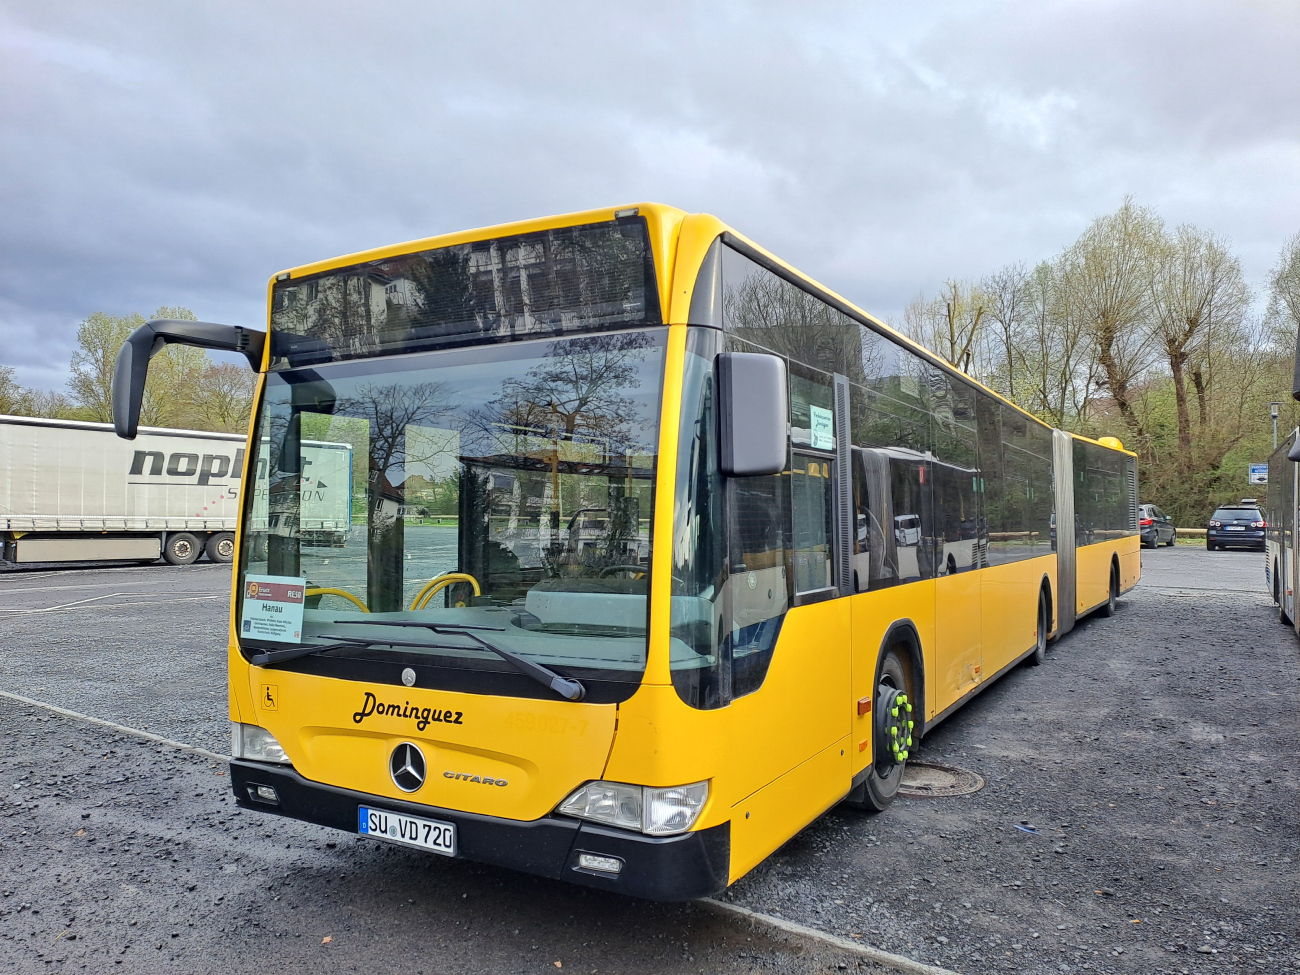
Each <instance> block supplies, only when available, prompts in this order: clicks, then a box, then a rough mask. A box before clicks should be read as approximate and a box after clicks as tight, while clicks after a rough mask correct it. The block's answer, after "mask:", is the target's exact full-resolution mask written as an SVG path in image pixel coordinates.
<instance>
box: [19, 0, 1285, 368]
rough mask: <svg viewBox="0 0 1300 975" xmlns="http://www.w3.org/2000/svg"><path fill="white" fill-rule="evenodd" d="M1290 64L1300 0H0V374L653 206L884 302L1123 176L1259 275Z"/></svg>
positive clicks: (1122, 191) (1026, 234) (1021, 237)
mask: <svg viewBox="0 0 1300 975" xmlns="http://www.w3.org/2000/svg"><path fill="white" fill-rule="evenodd" d="M638 11H645V12H644V13H640V12H638ZM1297 65H1300V5H1297V4H1295V3H1293V2H1291V0H1277V2H1250V0H1238V2H1233V3H1212V2H1208V0H1207V2H1199V0H1198V2H1196V3H1184V2H1168V3H1155V2H1150V3H1140V2H1137V0H1127V2H1105V0H1083V2H1052V0H1036V2H1029V3H1006V4H976V3H970V2H960V3H951V4H944V3H938V2H933V3H925V4H898V3H872V2H855V3H845V4H835V3H819V2H808V3H799V4H776V3H772V4H741V3H717V4H709V3H701V2H693V3H680V4H677V3H672V2H662V0H661V2H658V3H655V4H618V3H608V2H601V3H590V4H588V3H583V2H574V0H568V2H565V3H563V4H559V3H555V4H539V3H535V2H534V3H528V4H517V5H513V4H504V3H492V2H479V3H450V2H446V3H444V2H439V0H422V2H411V3H397V2H383V0H373V2H369V3H355V2H329V0H316V2H312V3H306V2H276V0H271V2H267V0H260V2H256V3H253V2H248V3H244V2H236V0H222V2H220V3H216V2H202V0H194V2H185V3H176V2H174V0H168V2H155V3H149V2H139V0H115V2H113V3H103V2H102V0H94V2H83V0H59V2H57V3H50V2H47V0H0V364H5V365H11V366H14V367H15V368H16V369H17V372H18V377H19V380H20V381H21V382H23V383H25V384H28V385H33V386H40V387H44V388H56V387H59V386H61V385H62V384H63V382H64V380H65V379H66V376H67V362H68V357H69V354H70V352H71V348H72V341H73V336H74V334H75V331H76V326H77V323H78V322H79V321H81V320H82V319H83V318H84V317H85V316H86V315H88V314H90V313H91V312H93V311H97V310H102V311H108V312H112V313H115V314H126V313H129V312H132V311H138V312H141V313H144V314H148V313H149V312H151V311H152V310H153V309H154V308H156V307H157V306H159V305H164V304H166V305H187V306H189V307H190V308H192V309H194V310H195V311H196V312H197V313H198V314H199V316H200V317H202V318H205V319H207V320H210V321H221V322H228V323H231V324H253V325H260V324H261V323H262V321H264V318H265V312H264V308H263V305H264V301H265V285H266V280H267V278H268V277H269V276H270V274H271V273H273V272H274V271H276V270H278V269H280V268H282V267H288V266H292V265H296V264H301V263H305V262H308V261H312V260H317V259H320V258H325V257H330V256H334V255H337V254H342V253H346V252H349V251H355V250H360V249H362V248H367V247H373V246H379V245H383V244H389V243H394V242H396V241H400V240H408V239H412V238H418V237H424V236H428V235H431V234H437V233H443V232H446V231H453V230H460V229H465V228H468V227H474V226H481V225H485V224H491V223H497V222H502V221H508V220H514V219H520V218H524V217H531V216H539V215H543V214H547V213H558V212H563V211H566V210H576V209H583V208H587V207H592V206H601V205H609V204H615V203H622V202H632V201H637V200H658V201H662V202H665V203H671V204H674V205H676V206H679V207H682V208H684V209H687V210H703V211H709V212H713V213H716V214H717V215H719V216H720V217H722V218H723V219H724V220H726V221H728V222H729V223H731V224H732V225H733V226H736V227H737V228H738V229H740V230H742V231H743V232H745V233H747V234H748V235H749V236H751V237H753V238H754V239H756V240H758V241H760V242H761V243H763V244H764V245H765V246H767V247H768V248H770V249H771V250H773V251H775V252H776V253H779V254H781V255H782V256H783V257H785V258H787V259H788V260H790V261H791V262H793V263H794V264H796V265H797V266H799V267H801V268H802V269H804V270H805V271H807V272H808V273H810V274H812V275H813V276H814V277H817V278H820V279H821V280H822V281H824V282H825V283H827V284H829V285H831V286H832V287H834V288H836V289H838V290H839V291H841V292H843V293H844V294H846V295H847V296H849V297H850V298H852V299H854V300H855V301H857V302H858V303H859V304H860V305H863V306H864V307H866V308H867V309H868V310H871V311H874V312H876V313H878V314H882V315H884V316H885V317H887V318H888V317H892V316H894V315H895V314H897V312H898V310H899V309H901V308H902V307H903V306H904V305H905V304H906V303H907V301H908V300H909V299H910V298H912V297H913V296H915V295H916V294H917V293H918V292H921V291H933V289H934V288H935V287H936V286H937V285H938V284H940V283H941V282H942V281H943V280H944V279H945V278H947V277H972V276H975V277H977V276H980V275H982V274H984V273H987V272H988V271H990V270H993V269H995V268H996V267H998V266H1000V265H1002V264H1005V263H1008V262H1011V261H1016V260H1026V261H1034V260H1037V259H1040V258H1043V257H1047V256H1050V255H1051V254H1053V253H1055V252H1056V251H1058V250H1059V249H1060V248H1061V247H1062V246H1064V245H1065V244H1067V243H1069V242H1070V241H1071V240H1073V239H1074V238H1075V237H1076V236H1077V235H1078V234H1079V233H1080V231H1082V230H1083V228H1084V227H1085V226H1086V225H1087V224H1088V222H1089V221H1090V220H1091V219H1092V218H1093V217H1095V216H1097V215H1099V214H1101V213H1104V212H1107V211H1109V210H1112V209H1114V208H1115V207H1116V206H1118V205H1119V203H1120V201H1121V200H1122V199H1123V197H1124V196H1125V195H1127V194H1131V195H1132V196H1134V197H1135V198H1136V200H1137V201H1138V202H1139V203H1142V204H1147V205H1150V206H1153V207H1155V208H1156V209H1157V210H1158V211H1159V213H1160V214H1161V215H1162V216H1163V217H1164V218H1165V220H1166V221H1167V222H1168V223H1170V224H1178V223H1184V222H1190V223H1195V224H1198V225H1200V226H1203V227H1207V228H1211V229H1213V230H1215V231H1217V232H1219V233H1221V234H1223V235H1224V236H1226V237H1228V238H1229V239H1230V240H1231V242H1232V244H1233V246H1234V247H1235V248H1236V250H1237V252H1238V253H1239V254H1240V256H1241V258H1242V260H1243V262H1244V264H1245V267H1246V271H1247V274H1248V275H1249V276H1250V278H1251V279H1252V280H1253V281H1255V282H1257V283H1262V281H1263V279H1264V276H1265V274H1266V273H1267V270H1268V268H1269V267H1270V265H1271V264H1272V263H1273V261H1274V259H1275V258H1276V255H1277V252H1278V250H1279V248H1280V247H1281V245H1282V243H1283V241H1284V240H1285V238H1287V237H1288V236H1290V235H1291V234H1293V233H1295V232H1296V231H1297V230H1300V72H1298V71H1297V70H1296V69H1297Z"/></svg>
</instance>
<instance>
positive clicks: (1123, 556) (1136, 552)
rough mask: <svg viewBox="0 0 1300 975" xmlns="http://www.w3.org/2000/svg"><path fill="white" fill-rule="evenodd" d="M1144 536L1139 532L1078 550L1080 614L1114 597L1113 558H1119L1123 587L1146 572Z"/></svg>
mask: <svg viewBox="0 0 1300 975" xmlns="http://www.w3.org/2000/svg"><path fill="white" fill-rule="evenodd" d="M1141 544H1142V539H1141V537H1140V536H1137V535H1128V536H1125V537H1123V538H1114V539H1108V540H1107V541H1104V542H1094V543H1093V544H1092V545H1081V546H1079V547H1078V548H1076V549H1075V550H1074V560H1075V562H1074V564H1075V576H1076V581H1075V584H1074V586H1075V594H1076V595H1075V599H1076V602H1077V606H1076V609H1075V612H1077V613H1078V614H1079V615H1080V616H1082V615H1083V614H1084V613H1088V612H1091V611H1092V610H1094V609H1096V608H1097V607H1098V606H1100V605H1101V604H1102V603H1104V602H1105V601H1106V600H1107V599H1108V598H1110V566H1111V560H1112V559H1115V558H1118V559H1119V589H1120V592H1127V591H1128V590H1130V589H1132V588H1133V587H1134V586H1135V585H1137V581H1138V579H1139V578H1141V575H1142V552H1141V550H1140V548H1139V546H1140V545H1141Z"/></svg>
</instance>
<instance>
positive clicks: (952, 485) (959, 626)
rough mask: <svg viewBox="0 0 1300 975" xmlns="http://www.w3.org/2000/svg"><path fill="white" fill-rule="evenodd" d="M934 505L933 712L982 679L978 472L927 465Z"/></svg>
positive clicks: (951, 701)
mask: <svg viewBox="0 0 1300 975" xmlns="http://www.w3.org/2000/svg"><path fill="white" fill-rule="evenodd" d="M931 470H932V471H933V481H934V509H935V533H934V534H935V539H934V545H935V586H934V642H935V652H936V657H937V667H936V670H937V687H936V688H935V691H936V696H937V698H938V699H937V700H936V702H935V704H936V711H942V710H943V709H944V708H946V707H948V706H949V705H951V704H952V703H953V702H954V701H956V700H957V699H958V698H960V697H961V696H962V695H963V694H965V693H967V692H968V691H969V690H971V688H973V687H974V686H975V685H976V684H978V683H979V682H980V681H981V680H983V678H984V675H983V673H982V670H983V666H984V657H983V646H982V643H981V640H980V633H981V630H982V618H981V617H982V609H981V605H980V603H981V578H980V576H981V574H980V573H979V572H978V571H977V570H978V569H979V565H980V558H981V551H982V550H981V545H980V535H981V532H980V510H979V472H978V471H972V470H968V469H963V468H961V467H957V466H955V465H948V464H942V463H935V464H933V465H932V466H931Z"/></svg>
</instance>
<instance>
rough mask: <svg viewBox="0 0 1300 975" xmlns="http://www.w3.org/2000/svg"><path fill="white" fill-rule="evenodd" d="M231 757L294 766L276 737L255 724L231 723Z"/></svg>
mask: <svg viewBox="0 0 1300 975" xmlns="http://www.w3.org/2000/svg"><path fill="white" fill-rule="evenodd" d="M230 755H231V757H232V758H246V759H248V760H249V761H252V762H274V763H275V764H276V765H292V764H293V763H292V762H291V761H289V756H288V755H286V754H285V753H284V748H283V747H281V745H280V743H279V742H278V741H276V740H275V735H273V734H271V733H270V732H269V731H267V730H266V729H265V728H259V727H258V726H257V725H255V724H240V723H239V722H238V721H232V722H231V723H230Z"/></svg>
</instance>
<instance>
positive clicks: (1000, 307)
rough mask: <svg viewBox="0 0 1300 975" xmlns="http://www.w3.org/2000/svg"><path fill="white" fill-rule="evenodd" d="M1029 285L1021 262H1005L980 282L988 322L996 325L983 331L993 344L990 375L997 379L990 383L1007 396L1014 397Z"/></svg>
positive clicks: (1028, 300) (1026, 270)
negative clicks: (999, 268) (1000, 267)
mask: <svg viewBox="0 0 1300 975" xmlns="http://www.w3.org/2000/svg"><path fill="white" fill-rule="evenodd" d="M1030 286H1031V285H1030V279H1029V269H1028V268H1027V267H1026V266H1025V265H1024V263H1023V262H1022V263H1017V264H1008V265H1007V266H1006V267H1004V268H1002V269H1001V270H1000V271H995V272H994V273H992V274H990V275H989V276H988V277H986V278H985V279H984V280H983V281H981V282H980V292H981V293H982V294H983V295H984V302H985V307H986V308H987V315H988V318H989V321H990V322H991V323H992V324H993V325H995V326H996V328H990V329H988V330H987V332H988V338H989V344H990V345H992V346H993V347H994V349H993V355H991V356H990V358H991V359H992V360H993V362H992V369H990V370H989V373H990V378H993V377H994V375H996V377H997V378H999V379H1000V382H996V383H995V384H994V385H995V386H996V388H997V389H998V390H999V392H1003V393H1005V394H1006V395H1007V398H1008V399H1015V398H1016V373H1017V371H1018V367H1019V365H1020V363H1019V358H1020V356H1019V346H1020V345H1021V343H1022V337H1021V330H1022V328H1023V325H1024V322H1023V318H1024V316H1025V314H1026V312H1027V311H1028V305H1029V302H1030V295H1029V290H1030Z"/></svg>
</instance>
